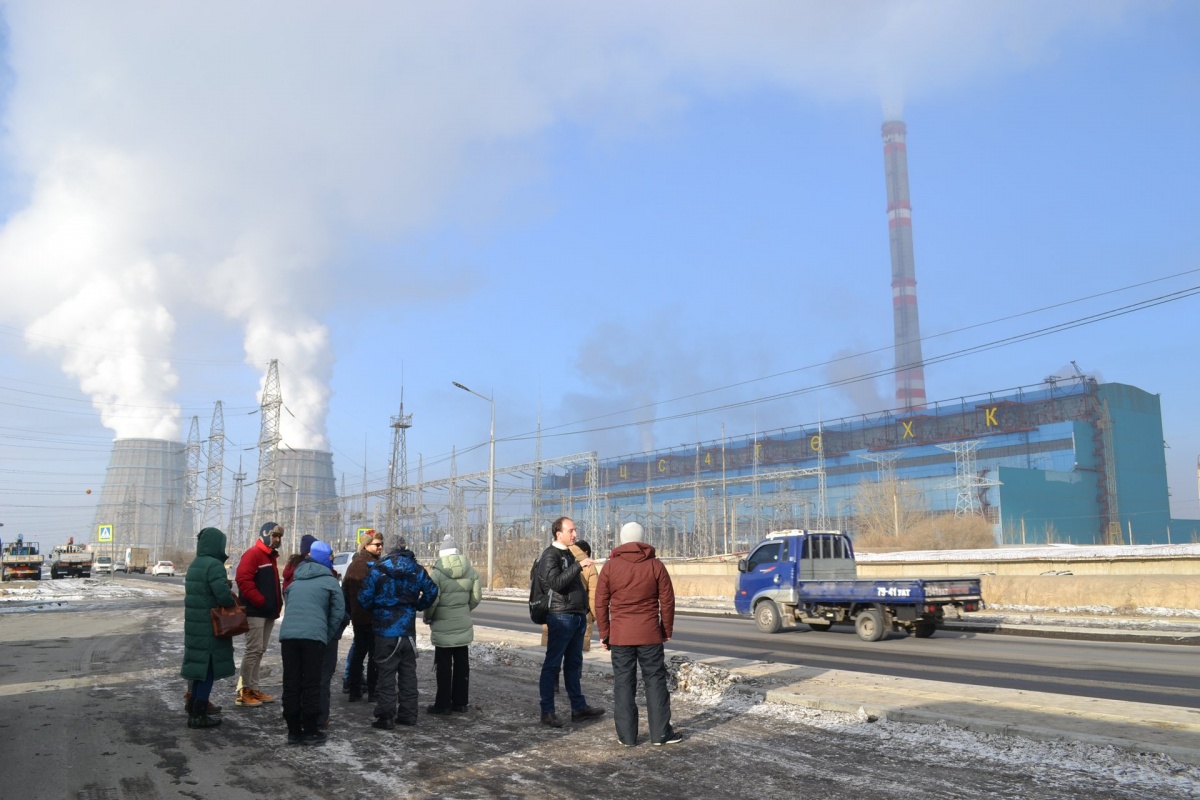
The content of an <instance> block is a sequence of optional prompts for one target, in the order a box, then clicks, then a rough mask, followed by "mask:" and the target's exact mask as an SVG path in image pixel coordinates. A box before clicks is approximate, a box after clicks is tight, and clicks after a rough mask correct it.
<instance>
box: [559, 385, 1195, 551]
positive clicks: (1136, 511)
mask: <svg viewBox="0 0 1200 800" xmlns="http://www.w3.org/2000/svg"><path fill="white" fill-rule="evenodd" d="M596 475H597V481H596V486H595V491H594V492H593V487H592V483H591V475H590V474H589V470H588V469H587V467H585V466H579V467H576V468H574V469H572V470H570V471H569V472H568V473H567V474H566V475H555V476H547V477H544V478H543V479H542V485H541V495H542V497H543V498H544V502H546V503H547V504H548V507H547V510H546V512H544V513H543V516H546V515H548V514H549V513H551V511H552V510H562V513H566V514H569V515H573V516H577V517H578V518H580V519H587V518H588V516H589V515H594V516H595V517H596V519H597V529H596V532H597V533H598V534H599V536H597V537H596V538H598V539H601V540H603V539H604V538H605V536H607V535H608V534H609V533H611V532H612V531H613V530H615V529H618V528H619V526H620V523H622V522H625V521H628V520H631V519H636V520H639V521H641V522H642V523H643V525H645V526H646V527H647V530H648V531H649V532H650V537H651V539H652V540H653V541H655V543H656V544H658V545H659V546H661V547H663V548H664V550H665V551H666V552H667V553H668V554H670V555H700V554H707V553H715V552H729V551H730V550H736V549H741V548H744V547H745V546H746V545H747V543H748V542H752V541H754V540H756V539H757V538H758V537H760V536H762V535H763V534H764V533H765V532H767V531H769V530H772V529H779V528H790V527H797V528H818V527H819V528H825V527H836V528H840V529H846V530H849V531H851V532H852V533H853V531H854V530H855V526H856V517H857V516H858V512H859V509H858V501H859V490H860V489H861V488H862V486H863V484H864V483H869V482H875V481H881V482H887V483H889V484H890V485H892V486H893V487H903V490H904V491H905V493H906V494H907V495H910V496H914V495H915V496H917V497H919V498H920V502H921V503H922V504H923V506H924V510H925V511H926V512H928V513H931V514H935V515H936V514H947V515H953V514H956V513H957V514H962V513H970V514H980V515H982V516H983V517H984V518H985V519H986V520H988V521H989V522H990V523H991V524H992V526H993V529H994V531H995V536H996V541H997V542H998V543H1001V544H1039V543H1046V542H1047V541H1050V542H1055V543H1067V544H1122V543H1124V544H1134V543H1136V544H1152V543H1166V542H1168V541H1171V540H1173V541H1175V542H1180V541H1190V540H1191V539H1192V537H1193V536H1194V535H1196V533H1197V532H1200V524H1198V523H1197V522H1196V521H1172V520H1171V518H1170V512H1169V502H1168V500H1169V498H1168V490H1167V472H1166V460H1165V458H1164V452H1163V433H1162V413H1161V408H1160V404H1159V398H1158V396H1157V395H1153V394H1150V393H1148V392H1145V391H1143V390H1141V389H1138V388H1136V387H1133V386H1126V385H1123V384H1118V383H1104V384H1101V383H1097V382H1096V381H1094V380H1092V379H1090V378H1087V377H1084V376H1080V377H1078V378H1075V379H1071V380H1065V381H1054V382H1049V383H1043V384H1039V385H1037V386H1034V387H1027V388H1021V389H1015V390H1011V391H1009V392H1004V393H989V394H984V395H979V396H974V397H964V398H959V399H956V400H954V401H951V402H937V403H931V404H927V405H926V407H925V408H924V409H922V410H920V411H906V412H883V413H880V414H875V415H864V416H862V417H858V418H854V419H841V420H835V421H831V422H824V423H821V424H817V423H814V424H811V425H806V426H798V427H795V428H787V429H782V430H778V431H771V432H766V433H758V434H754V435H747V436H740V437H734V438H730V439H727V440H725V441H710V442H704V443H700V444H698V445H696V446H691V447H678V448H671V449H668V450H662V451H658V452H654V453H645V454H638V455H633V456H627V457H622V458H614V459H605V460H602V461H600V462H599V469H598V471H597V473H596ZM893 491H895V489H893ZM593 504H595V505H597V506H598V507H597V508H596V510H595V511H593V510H592V505H593Z"/></svg>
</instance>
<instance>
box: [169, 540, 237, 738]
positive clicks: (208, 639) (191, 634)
mask: <svg viewBox="0 0 1200 800" xmlns="http://www.w3.org/2000/svg"><path fill="white" fill-rule="evenodd" d="M228 559H229V556H227V555H226V554H225V534H224V532H223V531H221V530H220V529H218V528H205V529H204V530H202V531H200V534H199V535H198V536H197V537H196V558H195V559H194V560H193V561H192V564H191V566H189V567H188V571H187V576H186V577H185V578H184V581H183V589H184V592H183V607H184V612H183V668H182V669H180V671H179V674H180V675H181V676H183V677H184V678H186V679H187V680H188V681H189V682H190V685H191V697H190V699H189V700H188V702H189V704H190V705H189V707H188V727H189V728H215V727H216V726H217V725H220V724H221V718H220V717H214V716H210V714H209V711H208V708H209V706H208V698H209V696H210V695H211V694H212V688H213V683H214V682H215V681H217V680H219V679H220V678H228V677H229V676H231V675H233V672H234V668H233V639H218V638H217V637H216V636H214V635H213V626H212V615H211V614H210V613H209V611H210V609H213V608H216V607H217V606H222V607H224V608H229V607H230V606H232V605H233V603H234V600H233V592H232V591H231V590H230V588H229V580H228V579H227V578H226V576H225V562H226V561H227V560H228Z"/></svg>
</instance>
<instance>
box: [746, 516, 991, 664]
mask: <svg viewBox="0 0 1200 800" xmlns="http://www.w3.org/2000/svg"><path fill="white" fill-rule="evenodd" d="M733 605H734V609H735V610H736V611H737V613H738V614H742V615H744V616H752V617H754V621H755V623H756V624H757V625H758V628H759V630H761V631H763V632H764V633H778V632H779V630H780V629H781V628H783V626H784V625H795V624H805V625H808V626H809V627H810V628H812V629H813V630H815V631H827V630H829V629H830V628H831V627H833V625H834V624H835V623H839V622H853V623H854V628H855V631H856V632H857V633H858V636H859V638H860V639H862V640H864V641H867V642H877V641H879V640H880V639H883V638H884V637H886V636H887V635H888V634H889V633H891V632H892V631H907V632H908V633H911V634H912V635H913V636H916V637H917V638H921V639H924V638H928V637H930V636H932V635H933V633H934V631H936V630H937V628H938V626H940V625H941V624H942V622H943V619H944V616H945V609H946V608H947V607H951V608H954V609H957V610H961V611H976V610H978V609H980V608H982V607H983V595H982V592H981V588H980V580H979V578H932V579H930V578H898V579H894V580H859V579H858V567H857V565H856V563H855V560H854V545H853V543H852V542H851V541H850V537H849V536H847V535H846V534H845V533H843V532H841V531H807V530H787V531H778V532H775V533H771V534H769V535H768V536H767V538H766V539H764V540H763V541H761V542H759V543H758V544H757V545H755V546H754V547H753V548H751V550H750V554H749V555H748V556H747V557H746V558H743V559H742V560H740V561H739V562H738V580H737V589H736V590H735V592H734V598H733Z"/></svg>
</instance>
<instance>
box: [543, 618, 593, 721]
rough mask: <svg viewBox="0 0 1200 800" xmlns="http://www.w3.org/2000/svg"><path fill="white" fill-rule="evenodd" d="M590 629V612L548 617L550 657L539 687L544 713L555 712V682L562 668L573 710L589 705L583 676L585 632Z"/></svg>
mask: <svg viewBox="0 0 1200 800" xmlns="http://www.w3.org/2000/svg"><path fill="white" fill-rule="evenodd" d="M586 630H587V615H586V614H551V615H550V616H549V617H547V618H546V633H547V636H546V660H545V661H543V662H542V677H541V680H540V681H539V683H538V689H539V691H540V692H541V696H542V713H543V714H551V713H553V712H554V685H555V684H556V683H558V671H559V669H560V668H561V669H562V673H563V683H564V684H566V687H567V697H569V698H571V710H572V711H582V710H583V709H585V708H587V700H585V699H584V697H583V689H582V687H580V685H579V676H580V675H581V674H582V673H583V634H584V632H585V631H586Z"/></svg>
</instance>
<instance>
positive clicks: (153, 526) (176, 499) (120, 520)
mask: <svg viewBox="0 0 1200 800" xmlns="http://www.w3.org/2000/svg"><path fill="white" fill-rule="evenodd" d="M186 471H187V451H186V447H185V446H184V443H183V442H170V441H166V440H163V439H118V440H116V441H115V442H113V449H112V456H111V457H110V458H109V462H108V470H107V471H106V472H105V474H104V486H103V488H102V489H101V490H100V503H99V505H98V506H97V508H96V519H95V520H94V524H93V526H92V530H91V531H89V532H88V536H87V537H86V541H90V542H92V543H93V546H94V547H97V548H100V550H101V552H103V549H104V548H106V547H109V546H110V544H111V547H112V551H113V553H114V554H123V553H124V551H125V548H127V547H147V548H149V549H150V556H151V558H152V559H154V560H157V559H159V558H176V557H177V554H176V553H174V552H169V551H177V550H180V549H182V550H183V551H184V552H185V553H193V552H195V549H196V546H195V536H196V531H195V530H194V523H193V513H192V511H193V510H192V508H191V507H190V506H189V505H188V504H187V503H186V502H185V498H184V486H185V483H186V481H185V473H186ZM100 526H105V527H108V526H111V531H112V536H111V543H110V542H102V541H99V535H100V532H99V528H100ZM114 560H117V559H114Z"/></svg>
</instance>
